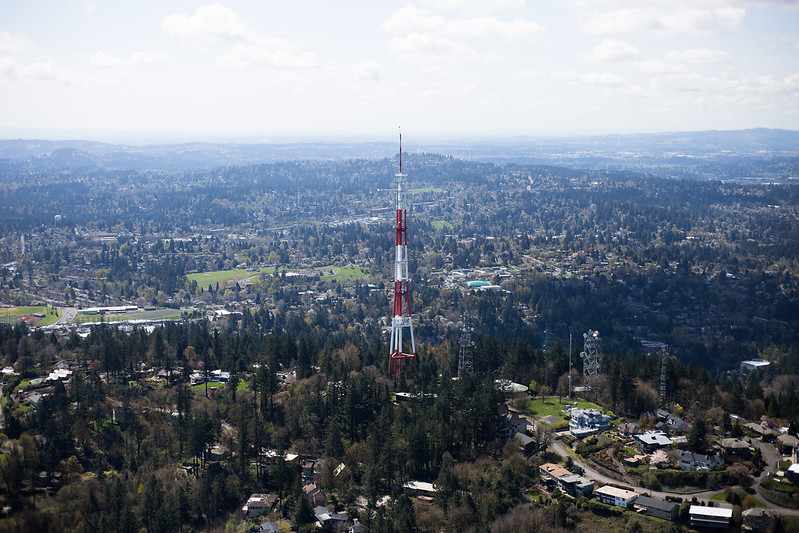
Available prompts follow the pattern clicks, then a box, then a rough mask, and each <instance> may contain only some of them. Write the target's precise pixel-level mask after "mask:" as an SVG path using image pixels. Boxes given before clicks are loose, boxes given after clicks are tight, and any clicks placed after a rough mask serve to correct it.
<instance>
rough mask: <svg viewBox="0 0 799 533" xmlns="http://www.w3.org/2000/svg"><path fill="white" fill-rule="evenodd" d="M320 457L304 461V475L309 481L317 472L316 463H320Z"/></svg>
mask: <svg viewBox="0 0 799 533" xmlns="http://www.w3.org/2000/svg"><path fill="white" fill-rule="evenodd" d="M318 462H319V461H318V459H306V460H305V461H303V462H302V477H303V479H306V480H308V481H310V480H312V479H313V476H314V473H315V472H316V464H317V463H318Z"/></svg>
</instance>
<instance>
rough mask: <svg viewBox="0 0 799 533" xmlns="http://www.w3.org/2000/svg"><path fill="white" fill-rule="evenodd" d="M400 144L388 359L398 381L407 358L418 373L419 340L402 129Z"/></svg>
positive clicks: (389, 368) (393, 375) (396, 177)
mask: <svg viewBox="0 0 799 533" xmlns="http://www.w3.org/2000/svg"><path fill="white" fill-rule="evenodd" d="M399 142H400V152H399V172H398V173H397V174H395V175H394V178H395V179H396V187H397V190H396V195H397V207H396V209H397V218H396V223H395V225H394V229H395V230H396V236H395V239H394V248H395V251H396V258H395V260H394V307H393V309H392V315H391V347H390V349H389V357H388V373H389V375H391V376H392V377H393V378H394V379H397V375H399V374H400V372H401V371H402V361H404V360H405V359H412V360H413V368H414V371H415V370H416V341H415V340H414V338H413V321H412V320H411V291H410V287H409V280H410V276H409V275H408V224H407V220H408V210H407V209H406V208H405V206H404V204H403V201H402V178H404V177H405V175H404V174H403V173H402V129H400V134H399ZM405 331H407V332H408V337H409V338H408V340H409V341H410V346H409V348H410V351H403V333H404V332H405Z"/></svg>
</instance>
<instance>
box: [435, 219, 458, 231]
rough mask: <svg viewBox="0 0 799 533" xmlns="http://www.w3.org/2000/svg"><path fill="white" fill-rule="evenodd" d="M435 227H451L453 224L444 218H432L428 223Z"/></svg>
mask: <svg viewBox="0 0 799 533" xmlns="http://www.w3.org/2000/svg"><path fill="white" fill-rule="evenodd" d="M430 225H431V226H433V228H435V229H452V228H453V227H454V226H453V225H452V224H451V223H449V222H447V221H446V220H434V221H432V222H431V223H430Z"/></svg>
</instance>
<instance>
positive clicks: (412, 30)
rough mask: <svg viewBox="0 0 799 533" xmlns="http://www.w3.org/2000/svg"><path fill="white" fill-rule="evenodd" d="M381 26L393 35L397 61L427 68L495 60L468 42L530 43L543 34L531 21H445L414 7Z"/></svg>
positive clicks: (464, 19) (478, 18)
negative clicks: (445, 64) (479, 40)
mask: <svg viewBox="0 0 799 533" xmlns="http://www.w3.org/2000/svg"><path fill="white" fill-rule="evenodd" d="M382 27H383V30H384V31H386V32H387V33H389V34H391V35H392V38H391V40H390V42H389V50H390V51H391V52H392V53H393V54H394V55H395V56H396V57H397V58H398V60H399V61H401V62H403V63H407V64H412V65H417V66H422V67H428V68H430V67H434V66H435V65H437V64H443V63H458V62H472V61H484V60H489V61H492V60H495V59H496V57H495V56H493V55H492V54H488V53H480V52H478V51H477V50H476V49H475V47H474V46H473V45H472V44H471V43H470V42H469V41H470V40H473V39H487V40H497V41H527V42H532V41H534V40H536V39H538V38H539V37H540V36H541V34H542V33H543V31H544V30H543V28H542V27H541V26H540V25H538V24H537V23H535V22H533V21H531V20H522V19H513V20H501V19H498V18H496V17H492V16H480V17H473V18H445V17H443V16H440V15H434V14H431V13H430V12H428V11H427V10H425V9H422V8H419V7H417V6H414V5H409V6H406V7H403V8H401V9H399V10H397V11H395V12H394V13H392V14H391V15H390V16H389V17H388V18H387V19H386V20H385V21H384V22H383V26H382Z"/></svg>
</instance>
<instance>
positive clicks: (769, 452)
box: [550, 439, 799, 516]
mask: <svg viewBox="0 0 799 533" xmlns="http://www.w3.org/2000/svg"><path fill="white" fill-rule="evenodd" d="M751 443H752V445H754V446H758V448H760V451H761V453H762V454H763V459H764V460H765V461H766V463H767V467H766V469H764V471H763V474H762V475H761V477H763V476H765V475H766V472H767V471H770V472H775V471H776V469H777V462H778V461H779V459H780V456H779V453H777V450H776V449H775V448H774V446H772V445H770V444H767V443H764V442H759V441H755V440H753V441H751ZM550 449H551V450H552V451H554V452H555V453H557V454H558V455H560V456H561V457H564V458H565V457H569V456H571V458H572V461H574V464H575V465H577V466H579V467H580V468H582V469H583V471H584V473H583V475H584V476H585V477H587V478H589V479H592V480H594V481H599V482H601V483H604V484H608V483H610V484H614V485H619V484H621V485H624V484H625V483H623V482H621V481H619V480H617V479H613V478H611V477H608V476H606V475H604V474H601V473H599V472H597V471H596V470H595V469H593V468H591V467H590V466H588V465H586V464H585V463H584V462H583V461H582V460H581V459H580V458H579V457H577V456H576V455H574V454H573V453H570V452H569V450H568V449H567V446H566V444H564V443H563V441H561V440H559V439H558V440H554V441H552V444H551V445H550ZM757 481H759V480H756V481H755V485H754V489H755V492H756V494H757V496H758V499H759V500H760V501H761V502H763V504H764V505H765V506H766V507H767V508H769V509H771V510H773V511H775V512H776V513H779V514H781V515H793V516H799V509H789V508H787V507H781V506H779V505H776V504H774V503H771V502H770V501H768V500H767V499H765V498H763V496H762V495H761V494H760V490H759V485H758V483H757ZM632 488H633V490H634V491H635V492H637V493H638V494H646V495H647V496H652V497H653V498H659V499H661V500H664V499H666V497H667V496H668V497H672V498H682V499H683V500H685V499H688V500H690V499H691V498H696V499H697V500H699V501H701V502H708V501H710V498H711V497H712V496H713V495H714V494H717V493H718V492H719V490H707V491H702V492H693V493H687V494H686V493H676V492H663V491H655V490H650V489H647V488H644V487H632ZM713 503H714V504H715V505H718V504H719V502H713ZM723 505H727V504H723Z"/></svg>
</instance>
